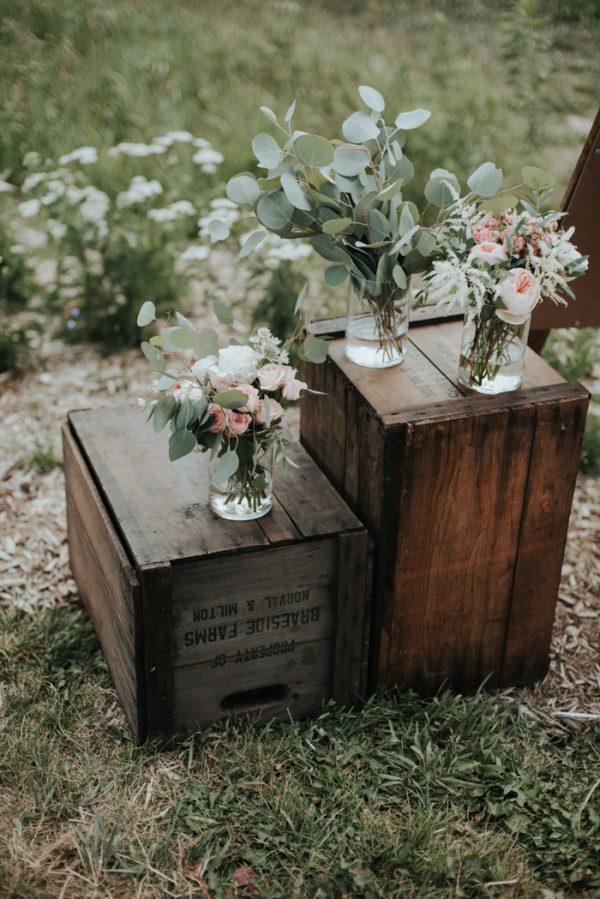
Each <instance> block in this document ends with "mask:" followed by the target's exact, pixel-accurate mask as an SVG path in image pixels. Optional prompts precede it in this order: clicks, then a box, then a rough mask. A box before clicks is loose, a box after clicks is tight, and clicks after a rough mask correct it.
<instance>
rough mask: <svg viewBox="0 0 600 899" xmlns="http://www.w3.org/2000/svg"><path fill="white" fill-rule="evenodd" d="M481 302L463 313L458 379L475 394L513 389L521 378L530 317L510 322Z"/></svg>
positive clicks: (503, 391) (518, 384)
mask: <svg viewBox="0 0 600 899" xmlns="http://www.w3.org/2000/svg"><path fill="white" fill-rule="evenodd" d="M496 308H497V307H495V306H492V305H487V304H486V305H484V306H483V307H482V308H481V309H480V310H479V311H474V312H473V313H470V314H467V316H466V317H465V323H464V327H463V336H462V346H461V350H460V362H459V367H458V380H459V381H460V383H461V384H462V385H463V386H464V387H468V388H469V390H474V391H475V392H476V393H484V394H488V395H495V394H497V393H506V392H508V391H510V390H517V389H518V388H519V387H520V386H521V381H522V379H523V367H524V363H525V350H526V349H527V337H528V335H529V325H530V323H531V316H528V317H527V318H526V319H525V321H522V322H519V323H518V324H513V323H509V322H506V321H504V320H503V319H501V318H499V317H498V316H497V315H496Z"/></svg>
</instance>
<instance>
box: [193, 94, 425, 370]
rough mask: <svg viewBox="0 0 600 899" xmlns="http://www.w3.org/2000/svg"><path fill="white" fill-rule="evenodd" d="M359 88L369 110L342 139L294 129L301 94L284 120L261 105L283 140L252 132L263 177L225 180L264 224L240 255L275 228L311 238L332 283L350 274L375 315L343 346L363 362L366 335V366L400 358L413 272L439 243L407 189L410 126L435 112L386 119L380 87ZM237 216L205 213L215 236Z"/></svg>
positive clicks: (224, 233) (356, 116)
mask: <svg viewBox="0 0 600 899" xmlns="http://www.w3.org/2000/svg"><path fill="white" fill-rule="evenodd" d="M359 94H360V97H361V99H362V100H363V102H364V104H365V105H366V106H367V108H368V111H364V110H360V111H357V112H354V113H352V115H350V116H349V117H348V118H347V119H346V120H345V122H344V123H343V125H342V137H341V138H338V139H334V140H329V139H328V138H325V137H322V136H320V135H317V134H307V133H306V132H304V131H297V130H294V127H293V124H292V119H293V115H294V111H295V102H294V103H292V105H291V106H290V108H289V109H288V110H287V112H286V114H285V117H284V120H283V122H280V121H279V119H278V118H277V116H276V114H275V113H274V112H273V111H272V110H271V109H269V108H268V107H261V108H262V111H263V113H264V114H265V115H266V117H267V118H268V119H269V121H270V122H271V123H272V124H273V125H274V126H275V127H276V128H277V129H278V131H279V133H280V139H279V140H278V139H276V138H275V137H273V136H272V135H270V134H267V133H261V134H257V135H256V137H255V138H254V140H253V141H252V149H253V152H254V155H255V157H256V159H257V162H258V167H259V168H261V169H263V170H264V171H265V176H264V177H263V178H258V179H257V178H255V177H254V176H253V175H252V174H250V173H247V172H245V173H242V174H240V175H236V176H235V177H234V178H231V179H230V181H229V182H228V184H227V196H228V197H229V199H230V200H231V201H232V202H233V203H234V204H236V205H237V206H239V207H245V208H247V209H248V210H249V212H250V216H249V217H248V216H247V217H246V218H245V220H246V221H248V220H251V221H254V222H256V221H258V223H259V225H260V226H261V227H260V228H258V230H253V231H252V232H251V233H250V234H249V235H248V236H247V238H246V240H245V242H244V244H243V246H242V250H241V253H240V255H241V256H242V257H244V256H247V255H248V254H250V253H251V252H252V251H253V250H254V249H256V248H257V247H259V246H260V245H261V243H262V242H263V241H265V240H266V239H267V236H268V234H269V233H271V234H275V235H277V236H278V237H279V238H281V239H283V240H289V241H298V240H302V241H307V242H308V243H309V244H310V245H311V246H312V247H313V249H314V250H316V252H317V253H319V254H320V255H321V256H322V257H323V258H324V259H326V260H327V261H328V262H330V263H332V264H331V265H330V266H328V267H327V269H326V270H325V274H324V277H325V281H326V282H327V283H328V284H330V285H333V286H336V285H338V284H341V283H342V282H344V281H346V280H347V279H349V282H350V284H351V286H352V288H353V289H354V292H355V293H357V294H358V295H359V296H360V298H361V300H362V302H363V306H364V308H363V310H362V311H365V312H366V313H367V314H368V316H369V320H368V322H367V330H366V331H365V330H364V327H363V328H362V330H361V332H360V333H359V334H356V335H354V337H355V338H356V339H353V334H352V333H350V334H349V335H347V337H348V339H347V345H346V349H347V352H348V354H349V355H350V358H353V359H354V361H357V362H359V363H360V362H361V358H360V357H361V353H359V352H358V349H360V348H361V342H362V344H364V343H366V342H368V341H369V340H370V341H371V342H372V343H374V347H372V351H373V353H375V355H376V356H377V357H378V358H377V359H374V357H372V361H371V362H370V363H369V362H367V363H363V364H371V365H374V366H377V367H379V366H387V365H390V364H397V363H398V362H401V361H402V358H403V341H404V336H405V333H406V329H407V327H408V300H409V279H410V276H411V274H412V273H413V272H418V271H424V270H426V269H427V268H428V265H429V261H428V260H429V257H430V256H431V254H432V252H433V250H434V249H435V237H434V235H433V233H432V231H431V229H429V228H427V227H425V226H424V225H422V223H421V215H420V212H419V210H418V208H417V207H416V206H415V204H414V203H412V202H410V201H409V200H407V199H406V198H405V197H403V194H402V191H403V188H404V187H405V186H406V185H407V184H408V183H409V182H410V181H411V180H412V178H413V175H414V168H413V165H412V163H411V162H410V160H409V158H408V157H407V156H406V154H405V152H404V144H405V142H406V135H407V132H409V131H411V130H413V129H415V128H418V127H420V126H421V125H423V124H424V123H425V122H426V121H427V120H428V119H429V117H430V113H429V112H428V111H427V110H424V109H414V110H412V111H411V112H403V113H400V114H399V115H398V116H396V118H395V120H394V123H393V124H387V123H386V121H385V119H384V116H383V112H384V109H385V101H384V98H383V97H382V95H381V94H380V93H379V91H377V90H375V89H374V88H372V87H368V86H366V85H363V86H361V87H360V88H359ZM237 220H241V221H243V220H244V219H243V218H242V219H240V218H239V216H235V218H234V219H232V217H231V216H228V217H221V218H218V217H216V218H214V219H212V220H211V221H209V222H208V223H207V228H208V232H209V234H210V237H211V239H212V240H213V241H217V240H224V239H225V238H227V237H228V235H229V233H230V231H231V228H232V227H233V224H234V223H235V221H237ZM351 293H352V291H351ZM353 348H356V350H357V351H356V352H355V353H354V355H353V354H352V350H353ZM363 348H364V347H363Z"/></svg>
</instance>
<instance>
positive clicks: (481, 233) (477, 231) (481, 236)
mask: <svg viewBox="0 0 600 899" xmlns="http://www.w3.org/2000/svg"><path fill="white" fill-rule="evenodd" d="M493 239H494V232H493V231H492V229H491V228H483V227H480V228H474V229H473V240H474V241H475V243H482V241H484V240H493Z"/></svg>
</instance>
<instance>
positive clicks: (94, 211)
mask: <svg viewBox="0 0 600 899" xmlns="http://www.w3.org/2000/svg"><path fill="white" fill-rule="evenodd" d="M83 194H84V199H83V202H82V204H81V206H80V207H79V213H80V215H81V218H82V219H83V220H84V222H91V223H92V224H97V225H99V226H100V228H101V227H102V226H101V225H100V223H101V222H102V221H103V219H104V217H105V216H106V213H107V212H108V210H109V209H110V199H109V197H108V195H107V194H105V193H104V191H102V190H98V189H97V188H96V187H92V186H91V185H90V186H89V187H84V188H83ZM104 236H106V235H104Z"/></svg>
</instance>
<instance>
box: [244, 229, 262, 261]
mask: <svg viewBox="0 0 600 899" xmlns="http://www.w3.org/2000/svg"><path fill="white" fill-rule="evenodd" d="M266 236H267V232H266V231H253V232H252V233H251V234H250V235H248V237H247V238H246V240H245V241H244V244H243V246H242V249H241V250H240V259H244V257H246V256H249V255H250V253H251V252H252V251H253V250H255V249H256V248H257V247H258V246H260V244H261V243H262V242H263V240H264V239H265V237H266Z"/></svg>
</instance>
